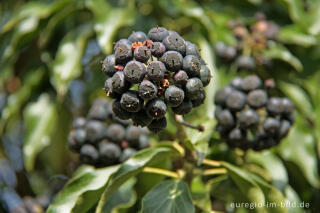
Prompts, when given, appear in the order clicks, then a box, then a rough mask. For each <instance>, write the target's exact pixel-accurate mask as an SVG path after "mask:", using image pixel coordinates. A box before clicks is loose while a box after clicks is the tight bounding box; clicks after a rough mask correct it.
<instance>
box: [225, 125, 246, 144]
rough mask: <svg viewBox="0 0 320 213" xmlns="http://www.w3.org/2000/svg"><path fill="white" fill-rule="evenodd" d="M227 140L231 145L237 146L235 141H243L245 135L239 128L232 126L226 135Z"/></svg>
mask: <svg viewBox="0 0 320 213" xmlns="http://www.w3.org/2000/svg"><path fill="white" fill-rule="evenodd" d="M228 140H229V142H231V143H232V144H233V145H235V146H238V144H237V143H239V142H244V141H245V140H246V135H245V133H244V132H243V131H242V130H241V129H239V128H234V129H233V130H231V131H230V133H229V135H228Z"/></svg>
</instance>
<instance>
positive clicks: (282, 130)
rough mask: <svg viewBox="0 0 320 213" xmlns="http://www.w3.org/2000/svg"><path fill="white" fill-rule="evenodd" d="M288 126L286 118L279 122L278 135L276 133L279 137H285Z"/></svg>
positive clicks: (289, 126) (289, 125)
mask: <svg viewBox="0 0 320 213" xmlns="http://www.w3.org/2000/svg"><path fill="white" fill-rule="evenodd" d="M290 128H291V124H290V122H289V121H287V120H282V121H281V123H280V129H279V135H278V137H279V139H282V138H284V137H286V136H287V135H288V133H289V130H290Z"/></svg>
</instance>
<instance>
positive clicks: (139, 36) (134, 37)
mask: <svg viewBox="0 0 320 213" xmlns="http://www.w3.org/2000/svg"><path fill="white" fill-rule="evenodd" d="M128 39H129V41H131V42H132V43H134V42H137V41H138V42H139V41H140V42H143V41H145V40H148V39H149V38H148V37H147V35H146V34H145V33H144V32H141V31H137V32H133V33H131V35H130V36H129V38H128Z"/></svg>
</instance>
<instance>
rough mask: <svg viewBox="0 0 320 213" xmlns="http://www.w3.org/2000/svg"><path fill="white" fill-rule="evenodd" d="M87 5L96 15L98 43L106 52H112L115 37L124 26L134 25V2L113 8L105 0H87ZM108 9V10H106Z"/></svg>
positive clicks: (95, 25)
mask: <svg viewBox="0 0 320 213" xmlns="http://www.w3.org/2000/svg"><path fill="white" fill-rule="evenodd" d="M86 6H87V7H88V8H89V9H90V10H91V11H92V12H93V14H94V16H95V24H94V30H95V31H96V33H97V35H98V43H99V45H100V48H101V49H102V50H103V51H104V52H105V53H111V51H112V47H113V37H114V36H115V34H116V33H117V31H118V30H119V29H120V28H121V27H124V26H130V25H133V23H134V20H135V14H136V13H135V10H134V8H133V3H128V7H127V8H112V7H111V5H109V3H108V2H107V1H104V0H86ZM106 11H108V12H106Z"/></svg>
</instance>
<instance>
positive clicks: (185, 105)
mask: <svg viewBox="0 0 320 213" xmlns="http://www.w3.org/2000/svg"><path fill="white" fill-rule="evenodd" d="M191 110H192V102H191V101H183V102H182V103H181V104H180V105H179V106H177V107H172V111H173V112H174V113H175V114H177V115H185V114H188V113H189V112H191Z"/></svg>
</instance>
